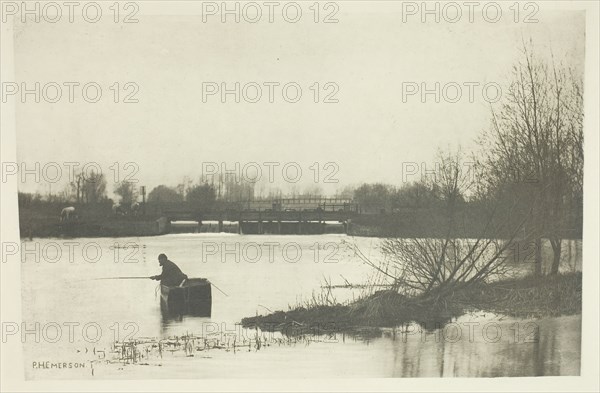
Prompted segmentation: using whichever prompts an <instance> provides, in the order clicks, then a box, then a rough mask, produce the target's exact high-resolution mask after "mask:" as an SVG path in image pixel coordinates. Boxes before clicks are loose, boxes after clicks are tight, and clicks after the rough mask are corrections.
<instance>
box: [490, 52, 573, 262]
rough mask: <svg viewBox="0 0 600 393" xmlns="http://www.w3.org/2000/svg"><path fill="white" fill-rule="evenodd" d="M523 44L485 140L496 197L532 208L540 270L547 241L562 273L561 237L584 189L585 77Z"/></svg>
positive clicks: (531, 223) (532, 232)
mask: <svg viewBox="0 0 600 393" xmlns="http://www.w3.org/2000/svg"><path fill="white" fill-rule="evenodd" d="M531 48H532V46H531V44H530V45H529V46H527V45H524V49H523V56H522V60H520V61H519V62H518V63H517V64H516V65H515V66H514V67H513V70H512V83H511V84H510V87H509V88H508V89H507V90H506V92H505V94H504V95H503V99H502V100H501V102H500V105H499V107H497V108H495V109H493V110H492V119H493V120H492V127H491V130H490V132H489V133H488V134H487V135H486V137H485V141H484V142H485V145H486V146H487V147H488V161H487V164H488V168H489V170H490V177H491V179H492V183H493V189H494V192H495V193H496V194H497V195H502V197H505V198H513V199H515V200H519V201H520V202H521V203H522V204H525V205H527V206H529V207H530V209H529V210H528V211H529V212H530V217H529V219H528V223H527V224H528V225H527V228H528V230H527V237H528V238H529V239H531V240H532V241H534V242H535V246H536V247H535V250H536V252H535V269H534V271H535V273H536V274H541V273H542V251H541V249H542V238H546V239H548V240H549V241H550V244H551V246H552V250H553V262H552V267H551V270H550V273H551V274H556V273H557V272H558V269H559V264H560V258H561V252H562V239H563V237H564V236H565V234H566V233H567V232H568V230H569V229H571V228H570V227H571V226H572V225H573V222H574V221H576V220H573V215H577V214H580V209H581V200H582V190H583V90H582V80H581V78H579V77H577V76H576V74H575V73H574V72H573V71H572V70H571V69H569V68H566V67H564V66H559V65H557V64H555V62H554V59H553V57H551V58H550V59H549V60H543V59H542V58H541V57H539V56H536V55H534V53H533V51H532V49H531Z"/></svg>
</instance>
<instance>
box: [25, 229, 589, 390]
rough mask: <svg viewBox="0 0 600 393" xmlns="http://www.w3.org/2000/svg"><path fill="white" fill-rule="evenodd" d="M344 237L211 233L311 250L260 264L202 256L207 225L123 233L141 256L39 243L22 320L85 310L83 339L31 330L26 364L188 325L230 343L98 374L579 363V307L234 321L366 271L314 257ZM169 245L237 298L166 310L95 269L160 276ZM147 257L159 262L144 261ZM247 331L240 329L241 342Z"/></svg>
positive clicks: (408, 371) (476, 370)
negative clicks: (367, 319)
mask: <svg viewBox="0 0 600 393" xmlns="http://www.w3.org/2000/svg"><path fill="white" fill-rule="evenodd" d="M340 238H341V237H340V236H338V235H323V236H289V237H286V236H269V237H265V236H262V237H260V236H254V237H253V236H221V235H218V236H217V235H213V236H212V237H210V238H209V239H210V241H211V242H215V241H216V242H218V243H219V244H223V245H222V246H221V247H222V248H225V247H230V249H231V248H233V246H234V245H236V244H241V246H240V247H241V248H243V245H244V244H246V243H248V242H254V243H257V244H262V243H264V242H267V241H274V242H280V244H285V243H287V242H294V243H295V244H297V245H299V247H300V248H301V250H302V258H301V259H300V260H299V261H297V262H295V263H288V262H286V261H283V260H280V259H276V260H275V261H270V260H269V259H268V258H267V257H266V256H265V258H264V259H263V260H260V261H258V262H254V263H248V262H245V261H242V262H235V261H232V260H226V261H225V262H223V260H222V259H221V257H220V256H219V255H215V256H209V257H208V258H207V260H206V261H203V260H202V259H201V258H199V255H202V247H203V242H204V241H206V240H207V237H206V236H203V235H185V236H184V235H178V236H161V237H151V238H144V239H120V240H119V243H122V244H124V243H126V242H130V241H131V242H136V243H139V244H143V247H140V248H139V250H138V251H137V254H135V256H136V258H137V262H136V263H125V262H123V260H122V258H121V259H118V258H116V257H115V255H116V254H115V251H114V250H113V249H111V248H110V247H112V246H114V244H115V239H92V240H90V239H80V243H81V244H87V243H86V242H93V243H94V244H97V245H98V248H99V249H101V250H102V255H101V258H100V259H99V260H98V261H96V262H93V263H90V262H88V261H86V260H85V258H75V259H74V260H73V261H71V260H70V259H69V258H70V254H69V253H67V252H64V253H63V254H62V257H61V258H60V260H58V261H57V262H53V263H47V262H39V261H36V260H35V255H31V253H30V254H28V255H26V256H25V257H26V260H25V261H24V263H23V264H22V305H23V307H22V310H23V321H28V322H30V325H28V326H29V328H31V326H32V325H31V323H33V322H35V321H39V322H40V323H41V324H42V326H44V324H47V323H57V324H58V325H60V326H65V325H64V324H65V323H71V322H72V321H78V322H79V323H80V324H81V326H78V327H76V334H75V340H74V342H69V340H68V338H69V335H68V334H67V333H68V330H67V329H66V328H64V329H63V337H64V339H63V340H61V341H59V342H57V343H51V342H46V341H44V340H42V341H41V342H35V341H34V340H32V339H31V338H32V337H34V335H29V336H28V340H27V341H26V342H25V343H24V359H25V364H26V365H30V364H31V363H32V362H33V361H38V360H44V361H45V360H47V361H58V362H65V361H89V360H90V356H93V355H94V354H109V353H110V350H111V345H112V343H113V342H114V338H115V336H119V338H120V339H121V340H122V339H123V338H124V337H128V336H130V335H132V334H134V333H135V335H134V337H135V338H140V339H141V338H144V340H145V339H148V340H149V343H150V344H152V342H154V341H157V340H169V338H173V337H181V336H185V335H194V336H200V337H212V338H215V339H218V340H219V341H218V342H219V343H220V345H219V347H223V348H221V349H218V348H215V349H210V350H208V351H207V350H206V349H203V350H197V348H198V347H199V348H205V346H204V344H202V345H197V346H196V347H195V349H194V352H193V353H192V355H193V356H187V355H185V354H179V353H178V352H177V351H175V352H164V353H162V355H157V354H156V353H155V352H153V351H155V350H156V348H154V347H151V349H152V350H150V351H148V352H147V355H148V357H147V358H144V361H143V363H144V364H146V365H141V364H140V363H138V364H135V365H131V364H123V363H118V364H114V363H98V364H96V366H95V367H97V368H96V369H95V370H94V376H93V377H94V378H124V377H126V378H148V377H153V378H208V377H212V378H220V377H223V378H230V377H256V376H265V370H268V375H275V376H279V377H307V376H311V377H330V378H331V377H432V376H443V377H448V376H458V377H477V376H487V377H492V376H536V375H578V374H579V366H580V347H581V343H580V333H581V316H580V315H576V316H566V317H559V318H548V319H543V320H518V319H509V318H503V317H500V316H494V315H490V314H473V315H464V316H461V317H459V318H453V319H449V318H450V317H447V318H446V319H444V320H442V321H425V323H424V325H425V326H424V327H423V326H419V327H420V328H421V329H420V330H419V329H417V325H416V324H415V325H407V326H401V327H398V328H397V329H391V330H384V331H377V332H374V331H363V332H357V334H352V335H350V334H343V333H337V334H334V335H318V334H317V335H314V336H310V335H309V334H304V335H301V336H297V337H296V338H293V337H285V336H282V335H277V334H273V335H270V334H269V333H268V332H258V337H259V338H260V340H261V345H260V346H256V345H254V344H255V343H256V338H257V331H252V330H247V329H246V330H244V329H242V328H241V327H240V326H239V325H236V322H239V321H240V320H241V319H242V318H243V317H247V316H252V315H255V314H256V313H257V312H261V313H262V312H264V310H263V309H262V307H266V308H268V309H270V310H286V309H288V306H289V305H292V306H293V305H295V304H296V303H298V302H302V299H310V298H311V295H312V291H313V290H314V289H315V288H318V287H319V286H320V285H321V284H322V279H323V277H339V275H340V274H343V276H344V277H345V278H347V279H348V281H350V282H361V280H363V281H364V279H365V277H366V276H368V274H370V272H371V270H370V268H369V267H368V266H365V265H364V264H362V263H361V262H360V261H357V260H353V259H350V258H346V257H345V254H343V253H341V252H340V253H339V255H338V256H339V262H337V263H324V262H323V261H322V260H321V259H315V254H314V250H315V247H314V245H315V243H316V242H320V243H322V244H325V243H328V242H331V243H334V242H339V241H340ZM355 241H356V242H357V243H359V246H360V247H361V249H363V250H372V253H373V255H374V254H375V253H376V252H377V241H378V240H377V239H366V238H365V239H363V238H361V239H355ZM39 242H40V246H39V248H40V249H44V247H45V246H46V245H47V243H51V242H62V240H60V239H47V240H40V241H39ZM59 244H62V243H59ZM280 247H282V246H280ZM80 248H81V247H80ZM579 248H580V244H575V245H574V246H573V247H572V250H573V252H572V255H573V256H574V257H576V261H574V262H573V264H571V261H569V262H568V263H565V267H566V268H569V267H570V266H574V267H575V268H577V266H579V267H580V266H581V262H580V257H581V254H580V252H579ZM565 249H566V250H567V251H568V249H569V248H568V247H566V246H565ZM161 252H165V253H166V254H167V255H169V256H170V257H171V258H172V259H173V261H174V262H176V263H177V264H178V265H179V266H181V267H182V270H184V271H185V272H186V273H187V274H188V275H190V276H191V277H208V278H210V279H211V281H213V282H215V283H216V284H217V285H219V287H221V288H222V289H223V290H225V291H226V292H227V294H228V295H229V296H228V297H225V296H224V295H222V294H221V293H218V292H216V291H215V293H213V295H214V296H213V299H212V301H213V303H212V304H213V306H212V315H211V317H210V318H197V317H190V316H186V315H175V316H173V315H164V314H163V313H161V310H160V294H159V290H155V289H156V286H155V283H154V282H153V281H151V280H147V281H146V280H115V281H111V280H95V279H96V278H98V277H112V276H150V275H153V274H155V273H156V266H155V263H154V260H155V257H156V255H158V254H159V253H161ZM119 255H121V254H119ZM265 255H267V254H265ZM122 256H123V255H121V257H122ZM146 256H147V257H148V260H149V261H152V263H146ZM129 259H131V258H129ZM129 259H128V260H129ZM48 277H52V278H53V279H52V280H49V279H48ZM347 292H348V293H347V294H345V293H342V292H340V293H341V295H340V296H339V297H338V301H340V302H342V301H344V300H348V299H352V297H353V296H354V294H352V293H350V291H347ZM299 296H302V297H299ZM261 305H262V306H261ZM86 323H88V324H97V325H98V326H100V327H101V328H102V332H103V333H104V334H103V335H102V336H101V337H99V340H98V341H94V342H92V341H91V340H88V339H86V337H82V335H81V331H82V329H81V327H82V326H83V325H85V324H86ZM436 323H438V326H436ZM131 326H134V327H135V329H133V328H131ZM536 326H537V328H536ZM471 329H472V331H471ZM92 332H93V329H92V330H91V331H90V333H92ZM458 332H460V336H458V334H459V333H458ZM496 332H499V338H496ZM41 336H43V334H41ZM234 336H236V337H239V338H240V339H241V340H242V341H241V342H244V341H243V340H244V339H245V340H246V341H245V342H244V345H247V344H248V343H250V345H249V346H248V347H244V350H243V351H241V350H240V351H234V350H227V345H224V346H223V345H221V344H223V343H230V344H231V343H232V342H233V341H232V337H234ZM471 336H472V337H471ZM239 342H240V341H238V340H237V339H236V341H235V344H236V345H237V344H239ZM252 343H254V344H252ZM233 348H235V345H234V347H233ZM107 356H108V355H107ZM101 360H102V361H105V360H106V359H101ZM148 367H151V368H150V369H149V368H148ZM149 370H150V371H149ZM232 370H235V372H234V371H232ZM25 371H26V376H27V378H28V379H49V378H50V379H64V378H88V377H90V373H89V372H87V373H83V372H82V371H81V370H62V371H60V372H57V371H56V370H44V369H32V368H30V367H29V368H26V370H25ZM86 371H89V370H86Z"/></svg>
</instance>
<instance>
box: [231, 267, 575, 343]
mask: <svg viewBox="0 0 600 393" xmlns="http://www.w3.org/2000/svg"><path fill="white" fill-rule="evenodd" d="M581 283H582V279H581V273H580V272H575V273H566V274H558V275H554V276H542V277H534V276H526V277H521V278H512V279H506V280H501V281H497V282H490V283H485V282H482V283H479V284H477V285H474V286H469V287H464V288H462V289H459V288H457V289H456V290H454V291H444V292H443V293H439V294H436V293H435V292H432V293H428V294H423V295H418V296H414V297H408V296H404V295H402V294H399V293H398V292H397V291H394V290H382V291H377V292H375V293H373V294H371V295H368V296H364V297H362V298H360V299H358V300H355V301H353V302H350V303H347V304H331V302H329V303H328V304H315V303H311V306H309V307H305V306H298V307H295V308H291V309H290V310H288V311H276V312H273V313H270V314H267V315H259V316H254V317H249V318H244V319H242V325H243V326H246V327H259V328H261V329H264V330H277V331H282V332H283V331H290V327H294V326H295V327H304V328H306V329H309V330H310V329H311V328H312V329H313V330H315V329H318V330H320V331H321V332H327V331H356V330H360V329H361V328H363V327H392V326H399V325H402V324H404V323H409V322H416V323H419V324H421V325H423V326H439V325H440V324H444V323H446V322H448V321H450V320H451V319H452V318H454V317H457V316H460V315H462V314H464V313H466V312H468V311H474V310H482V311H489V312H494V313H499V314H504V315H511V316H519V317H534V318H541V317H549V316H559V315H569V314H577V313H581V294H582V292H581V289H582V285H581ZM296 330H297V331H300V330H302V329H296ZM291 331H294V329H292V330H291Z"/></svg>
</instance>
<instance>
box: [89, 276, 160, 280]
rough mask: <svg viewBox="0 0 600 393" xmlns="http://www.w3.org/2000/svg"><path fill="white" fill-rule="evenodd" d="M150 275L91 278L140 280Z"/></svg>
mask: <svg viewBox="0 0 600 393" xmlns="http://www.w3.org/2000/svg"><path fill="white" fill-rule="evenodd" d="M149 278H150V277H100V278H92V280H141V279H146V280H147V279H149Z"/></svg>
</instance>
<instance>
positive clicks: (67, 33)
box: [14, 2, 585, 196]
mask: <svg viewBox="0 0 600 393" xmlns="http://www.w3.org/2000/svg"><path fill="white" fill-rule="evenodd" d="M145 4H148V3H140V12H139V14H138V15H137V17H138V19H139V23H136V24H123V23H118V24H115V23H113V22H112V21H111V20H110V18H109V17H106V18H103V20H102V21H101V22H99V23H96V24H91V23H85V22H81V21H79V22H76V23H73V24H70V23H63V22H59V23H56V24H50V23H27V24H25V25H23V24H20V23H19V24H17V25H16V26H15V31H16V32H15V37H14V48H15V57H14V60H15V67H14V68H15V73H16V75H15V77H16V81H17V82H19V83H20V82H26V83H28V84H29V86H32V85H33V83H34V82H36V81H40V82H41V83H42V85H43V84H44V83H47V82H58V83H61V84H62V83H63V82H67V81H71V82H79V83H81V84H82V85H83V84H85V83H87V82H90V81H93V82H97V83H99V84H100V86H101V87H102V89H103V96H102V98H101V99H100V101H99V102H98V103H95V104H90V103H87V102H85V101H84V100H83V99H82V98H81V93H80V89H78V88H76V89H75V102H74V103H69V102H68V101H67V98H66V96H65V95H66V93H67V88H66V87H65V88H64V89H63V98H62V99H61V100H60V102H59V103H54V104H53V103H47V102H44V101H43V100H42V102H41V103H39V104H36V103H34V102H33V98H32V97H28V100H27V102H26V103H19V104H17V116H16V126H17V154H18V160H19V161H22V162H25V163H28V164H30V163H33V162H36V161H37V162H40V163H42V165H43V164H44V163H46V162H50V161H55V162H59V163H62V162H81V163H86V162H92V161H93V162H97V163H99V164H100V165H101V167H102V168H103V170H104V172H108V174H109V175H112V172H109V166H110V165H111V163H113V162H119V163H120V164H121V166H123V165H124V164H125V163H126V162H135V163H137V165H138V166H139V172H138V173H137V174H136V175H135V178H137V179H138V180H139V184H141V185H147V186H148V188H149V189H151V188H153V187H154V186H156V185H158V184H166V185H170V186H175V185H176V184H177V183H179V182H181V180H182V178H183V177H184V176H189V177H191V178H193V179H197V178H198V176H199V175H200V174H201V172H202V163H203V162H204V163H206V162H216V163H222V162H224V163H227V166H228V168H234V163H236V162H239V163H240V164H241V166H244V165H245V164H247V163H250V162H257V163H264V162H279V163H281V166H279V167H278V168H276V169H275V177H274V180H275V182H276V184H274V185H275V186H280V187H281V188H283V189H284V191H285V190H286V186H285V182H284V181H283V177H282V176H281V169H280V168H281V167H282V166H283V164H285V163H287V162H297V163H298V164H299V165H300V167H301V168H302V170H303V175H302V177H301V180H300V182H299V185H300V187H303V186H304V185H306V184H310V182H311V181H312V179H313V175H314V172H313V171H311V169H310V166H311V165H312V163H314V162H319V163H320V165H321V173H320V179H319V180H320V183H321V186H322V188H323V189H324V190H325V191H326V192H333V191H335V189H336V188H338V187H341V186H343V185H347V184H358V183H362V182H376V181H381V182H387V183H392V184H400V183H401V181H402V174H401V172H402V163H403V162H418V163H421V162H431V161H432V160H433V159H434V156H435V153H436V149H437V148H438V147H446V146H457V145H458V144H461V145H463V146H464V147H465V149H468V148H469V147H470V146H472V142H473V139H474V138H475V137H476V136H477V135H478V134H479V133H480V132H481V130H483V129H485V128H487V127H488V125H489V117H490V109H489V104H488V103H487V102H486V100H485V99H484V98H483V96H482V89H481V86H482V85H484V84H486V83H490V82H491V83H498V84H500V85H502V86H506V83H507V82H508V81H509V78H510V71H511V66H512V65H513V64H514V63H515V61H516V60H517V59H518V57H519V53H520V52H519V50H520V48H521V41H522V38H523V37H524V38H525V39H529V38H532V39H533V41H534V44H535V47H536V50H537V51H538V52H539V53H541V54H544V55H548V54H549V53H550V49H552V51H553V52H554V56H555V58H557V59H558V60H560V61H562V62H564V63H568V64H569V65H572V66H574V67H576V68H577V69H578V70H579V71H581V70H582V67H583V62H584V44H585V42H584V40H585V13H584V12H578V11H572V12H567V11H564V10H560V11H556V10H546V9H544V7H542V9H540V10H539V12H538V13H537V14H536V15H535V17H536V19H538V20H539V22H538V23H532V24H524V23H514V21H513V19H512V18H513V14H512V13H509V10H508V8H505V9H504V14H503V17H502V18H501V20H500V21H499V22H497V23H489V22H486V21H485V20H483V18H482V17H481V13H480V12H479V13H478V12H476V13H475V21H474V22H473V23H469V21H468V18H467V16H463V17H462V19H461V21H459V22H458V23H448V22H446V21H444V20H443V19H442V21H441V22H440V23H433V22H429V23H421V22H420V20H419V16H418V15H417V16H414V17H410V18H409V19H408V21H407V22H406V23H403V22H402V13H401V11H402V7H401V5H400V3H397V4H390V3H379V4H377V5H376V4H373V3H363V2H356V3H343V2H340V3H338V4H339V7H340V9H339V12H337V14H336V15H335V16H336V18H337V19H339V23H335V24H324V23H318V24H316V23H314V22H313V21H312V17H313V15H312V14H309V13H308V11H309V10H308V6H309V4H308V3H302V4H303V11H304V12H305V14H304V15H303V18H302V19H301V21H300V22H298V23H296V24H292V23H286V22H285V21H283V20H282V18H281V14H278V13H277V12H276V13H275V18H276V20H275V23H272V24H270V23H267V22H266V21H264V20H263V21H261V22H259V23H256V24H249V23H245V22H243V20H242V22H240V23H239V24H238V23H234V22H233V21H231V22H228V23H220V22H218V19H216V18H217V17H214V18H213V19H208V22H207V23H203V21H202V16H200V15H186V16H183V15H160V11H157V12H158V14H153V15H148V14H147V13H146V12H147V11H148V10H146V12H145V11H144V5H145ZM508 5H509V4H508V3H507V5H506V7H508ZM522 12H524V11H522ZM171 13H173V11H171ZM322 13H326V12H325V11H324V10H322ZM321 17H323V14H321ZM523 17H524V15H523V14H521V15H520V18H521V19H522V18H523ZM263 18H264V17H263ZM114 82H120V83H121V86H122V85H123V84H124V83H125V82H134V83H136V84H137V85H138V86H139V91H138V92H137V94H136V95H135V98H137V99H139V102H138V103H129V104H126V103H114V102H113V91H111V90H110V89H109V87H110V86H111V85H113V83H114ZM203 82H216V83H218V84H220V83H221V82H226V83H228V86H230V87H233V85H234V83H235V82H240V83H241V85H242V86H243V85H244V84H245V83H248V82H256V83H258V84H259V85H262V84H263V83H264V82H278V83H280V84H281V85H284V84H286V83H288V82H296V83H298V84H299V85H300V86H301V88H302V91H303V94H302V98H301V99H300V100H299V102H297V103H288V102H286V101H285V100H284V99H283V97H282V91H281V85H280V86H279V87H275V90H274V93H275V94H274V100H275V102H274V103H269V102H268V97H267V93H268V88H267V87H265V86H263V89H262V93H263V96H262V99H261V100H260V101H259V102H258V103H248V102H245V101H244V100H243V98H242V100H241V102H240V103H235V102H234V100H233V97H232V96H228V101H227V102H226V103H222V102H221V100H220V97H219V96H218V95H215V96H209V97H208V98H207V102H203V96H202V84H203ZM315 82H319V83H320V84H321V85H320V86H321V95H320V97H319V99H320V100H321V101H322V100H323V99H324V95H325V94H326V93H327V92H330V91H332V88H330V89H329V90H327V91H324V90H323V89H322V88H323V85H324V84H325V83H326V82H334V83H335V84H336V85H337V86H338V87H339V91H338V92H337V94H336V95H335V98H337V99H338V100H339V102H338V103H327V104H326V103H322V102H320V103H314V102H313V91H312V90H310V87H311V86H312V85H313V84H314V83H315ZM406 82H416V83H418V84H421V82H425V83H427V86H429V87H430V88H433V86H434V83H435V82H440V83H441V85H442V86H443V85H444V84H447V83H452V82H454V83H458V84H459V85H463V84H464V83H478V84H479V87H477V86H475V87H474V93H475V94H474V102H473V103H470V102H469V99H468V88H467V87H463V90H462V93H463V98H462V99H461V100H460V101H459V102H458V103H448V102H444V100H443V99H442V101H441V102H440V103H436V102H434V99H433V97H432V96H428V101H427V102H425V103H422V102H421V99H420V96H419V95H415V96H411V97H408V98H407V102H403V99H402V86H403V83H406ZM463 86H464V85H463ZM129 91H131V90H129ZM491 91H492V92H493V90H491ZM252 92H253V91H252ZM126 93H127V92H125V91H123V90H122V89H121V94H122V95H121V96H120V97H119V99H120V100H122V99H123V98H124V97H123V95H124V94H126ZM252 94H253V93H252ZM327 162H334V163H336V165H337V167H338V168H339V171H338V172H337V173H336V174H335V175H334V176H333V177H332V178H333V179H338V180H339V184H323V176H324V175H326V174H328V173H331V172H332V170H331V167H330V168H328V169H327V170H324V168H323V166H324V165H325V163H327ZM263 169H264V171H265V172H264V173H263V179H266V176H267V172H266V171H267V170H268V168H267V167H266V166H263ZM54 187H57V186H53V190H56V188H54ZM112 187H113V184H112V183H110V181H109V191H112ZM20 188H21V189H23V190H26V191H35V190H39V191H42V192H47V190H48V187H47V185H37V184H35V183H34V182H33V181H29V182H28V184H27V185H21V186H20ZM110 194H111V193H110V192H109V195H110ZM110 196H112V195H110Z"/></svg>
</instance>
